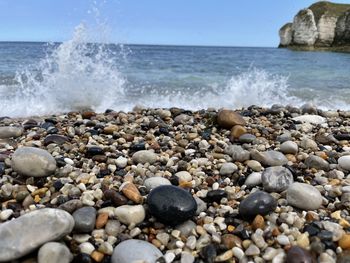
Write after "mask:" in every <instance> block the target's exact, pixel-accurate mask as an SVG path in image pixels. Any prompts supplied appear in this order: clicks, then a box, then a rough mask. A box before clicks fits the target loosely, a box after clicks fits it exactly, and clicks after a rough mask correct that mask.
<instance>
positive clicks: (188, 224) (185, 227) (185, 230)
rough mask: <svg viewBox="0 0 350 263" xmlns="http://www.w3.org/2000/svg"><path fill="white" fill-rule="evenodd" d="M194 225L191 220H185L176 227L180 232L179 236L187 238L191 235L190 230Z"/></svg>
mask: <svg viewBox="0 0 350 263" xmlns="http://www.w3.org/2000/svg"><path fill="white" fill-rule="evenodd" d="M196 226H197V225H196V223H194V222H193V221H191V220H187V221H185V222H183V223H182V224H180V225H177V226H176V229H177V230H179V231H180V232H181V235H183V236H185V237H188V236H190V235H191V234H192V230H193V229H195V228H196Z"/></svg>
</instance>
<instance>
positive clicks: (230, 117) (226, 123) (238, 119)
mask: <svg viewBox="0 0 350 263" xmlns="http://www.w3.org/2000/svg"><path fill="white" fill-rule="evenodd" d="M217 122H218V124H219V126H221V127H222V128H226V129H231V128H232V127H233V126H235V125H245V120H244V119H243V118H242V116H241V115H240V114H239V113H237V112H234V111H232V110H226V109H224V110H221V111H220V112H219V113H218V116H217Z"/></svg>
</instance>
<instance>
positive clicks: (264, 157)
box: [250, 150, 288, 166]
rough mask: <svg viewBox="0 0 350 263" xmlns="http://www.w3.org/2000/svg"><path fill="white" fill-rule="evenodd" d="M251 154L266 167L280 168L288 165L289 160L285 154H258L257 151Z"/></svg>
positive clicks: (268, 152)
mask: <svg viewBox="0 0 350 263" xmlns="http://www.w3.org/2000/svg"><path fill="white" fill-rule="evenodd" d="M250 154H251V157H252V159H254V160H256V161H258V162H260V163H261V164H263V165H265V166H280V165H285V164H287V163H288V159H287V158H286V157H285V156H284V154H283V153H281V152H278V151H266V152H258V151H257V150H253V151H251V153H250Z"/></svg>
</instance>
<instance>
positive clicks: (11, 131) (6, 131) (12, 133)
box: [0, 126, 23, 139]
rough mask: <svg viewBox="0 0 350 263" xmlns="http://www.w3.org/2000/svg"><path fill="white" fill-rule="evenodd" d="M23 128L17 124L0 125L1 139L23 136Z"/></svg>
mask: <svg viewBox="0 0 350 263" xmlns="http://www.w3.org/2000/svg"><path fill="white" fill-rule="evenodd" d="M22 133H23V129H22V128H21V127H15V126H4V127H0V139H8V138H17V137H19V136H21V135H22Z"/></svg>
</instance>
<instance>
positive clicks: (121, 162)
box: [115, 156, 128, 168]
mask: <svg viewBox="0 0 350 263" xmlns="http://www.w3.org/2000/svg"><path fill="white" fill-rule="evenodd" d="M115 164H116V165H117V166H118V167H119V168H125V167H126V166H127V165H128V159H127V158H125V157H123V156H119V157H118V158H117V159H116V160H115Z"/></svg>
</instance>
